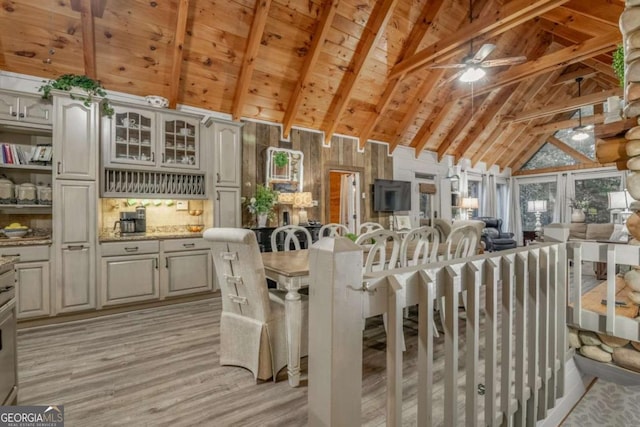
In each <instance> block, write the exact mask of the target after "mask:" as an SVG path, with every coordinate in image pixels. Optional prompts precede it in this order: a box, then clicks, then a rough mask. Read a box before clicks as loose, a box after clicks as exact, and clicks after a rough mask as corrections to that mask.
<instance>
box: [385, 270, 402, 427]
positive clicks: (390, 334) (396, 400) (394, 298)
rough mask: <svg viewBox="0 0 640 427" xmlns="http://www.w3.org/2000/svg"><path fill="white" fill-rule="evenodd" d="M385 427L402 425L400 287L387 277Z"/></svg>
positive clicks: (394, 278)
mask: <svg viewBox="0 0 640 427" xmlns="http://www.w3.org/2000/svg"><path fill="white" fill-rule="evenodd" d="M387 285H388V286H387V288H388V295H387V297H388V304H387V324H388V328H387V426H389V427H395V426H398V427H399V426H401V425H402V333H403V331H402V312H403V310H402V308H403V306H404V304H403V301H402V299H401V298H400V297H401V294H402V285H401V284H400V282H399V281H398V278H397V277H396V276H395V275H390V276H388V277H387Z"/></svg>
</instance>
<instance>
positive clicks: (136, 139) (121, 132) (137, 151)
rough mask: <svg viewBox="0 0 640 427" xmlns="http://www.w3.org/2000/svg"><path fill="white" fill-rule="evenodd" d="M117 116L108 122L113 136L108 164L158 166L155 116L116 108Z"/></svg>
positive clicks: (106, 119)
mask: <svg viewBox="0 0 640 427" xmlns="http://www.w3.org/2000/svg"><path fill="white" fill-rule="evenodd" d="M113 109H114V115H113V117H111V118H105V119H104V120H105V121H108V124H109V128H110V132H109V133H105V137H107V138H108V139H109V140H108V141H105V143H106V144H109V146H110V151H109V159H108V161H107V163H113V164H129V165H141V166H155V165H156V164H157V159H156V153H157V149H156V146H155V144H156V122H155V121H156V114H155V113H153V112H151V111H147V110H142V109H133V108H129V107H118V106H114V107H113Z"/></svg>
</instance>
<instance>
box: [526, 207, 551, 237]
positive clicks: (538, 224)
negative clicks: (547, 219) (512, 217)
mask: <svg viewBox="0 0 640 427" xmlns="http://www.w3.org/2000/svg"><path fill="white" fill-rule="evenodd" d="M546 211H547V201H546V200H529V201H528V202H527V212H529V213H534V214H535V216H536V227H535V228H534V231H535V232H536V233H540V232H542V222H540V216H541V215H542V212H546Z"/></svg>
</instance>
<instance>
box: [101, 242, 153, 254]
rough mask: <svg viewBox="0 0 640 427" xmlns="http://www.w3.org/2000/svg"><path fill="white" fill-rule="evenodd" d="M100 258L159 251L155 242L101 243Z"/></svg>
mask: <svg viewBox="0 0 640 427" xmlns="http://www.w3.org/2000/svg"><path fill="white" fill-rule="evenodd" d="M100 249H101V251H102V256H119V255H139V254H152V253H156V252H159V251H160V244H159V242H158V241H157V240H131V241H128V242H113V243H101V244H100Z"/></svg>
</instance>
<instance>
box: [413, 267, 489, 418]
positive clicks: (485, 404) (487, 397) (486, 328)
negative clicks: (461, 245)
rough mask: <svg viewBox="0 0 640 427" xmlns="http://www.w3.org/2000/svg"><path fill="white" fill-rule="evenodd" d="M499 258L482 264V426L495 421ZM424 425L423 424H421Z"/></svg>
mask: <svg viewBox="0 0 640 427" xmlns="http://www.w3.org/2000/svg"><path fill="white" fill-rule="evenodd" d="M496 262H497V263H499V262H500V258H494V259H491V258H490V259H488V260H487V261H486V262H485V263H484V269H485V281H486V287H487V289H486V294H485V297H486V309H485V316H486V317H485V320H486V321H485V330H486V335H485V346H484V348H485V355H486V358H485V395H484V411H485V420H484V425H493V423H495V421H496V416H497V413H496V397H497V380H496V376H497V371H496V366H497V352H498V275H499V273H498V265H497V264H496ZM421 425H424V424H421Z"/></svg>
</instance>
